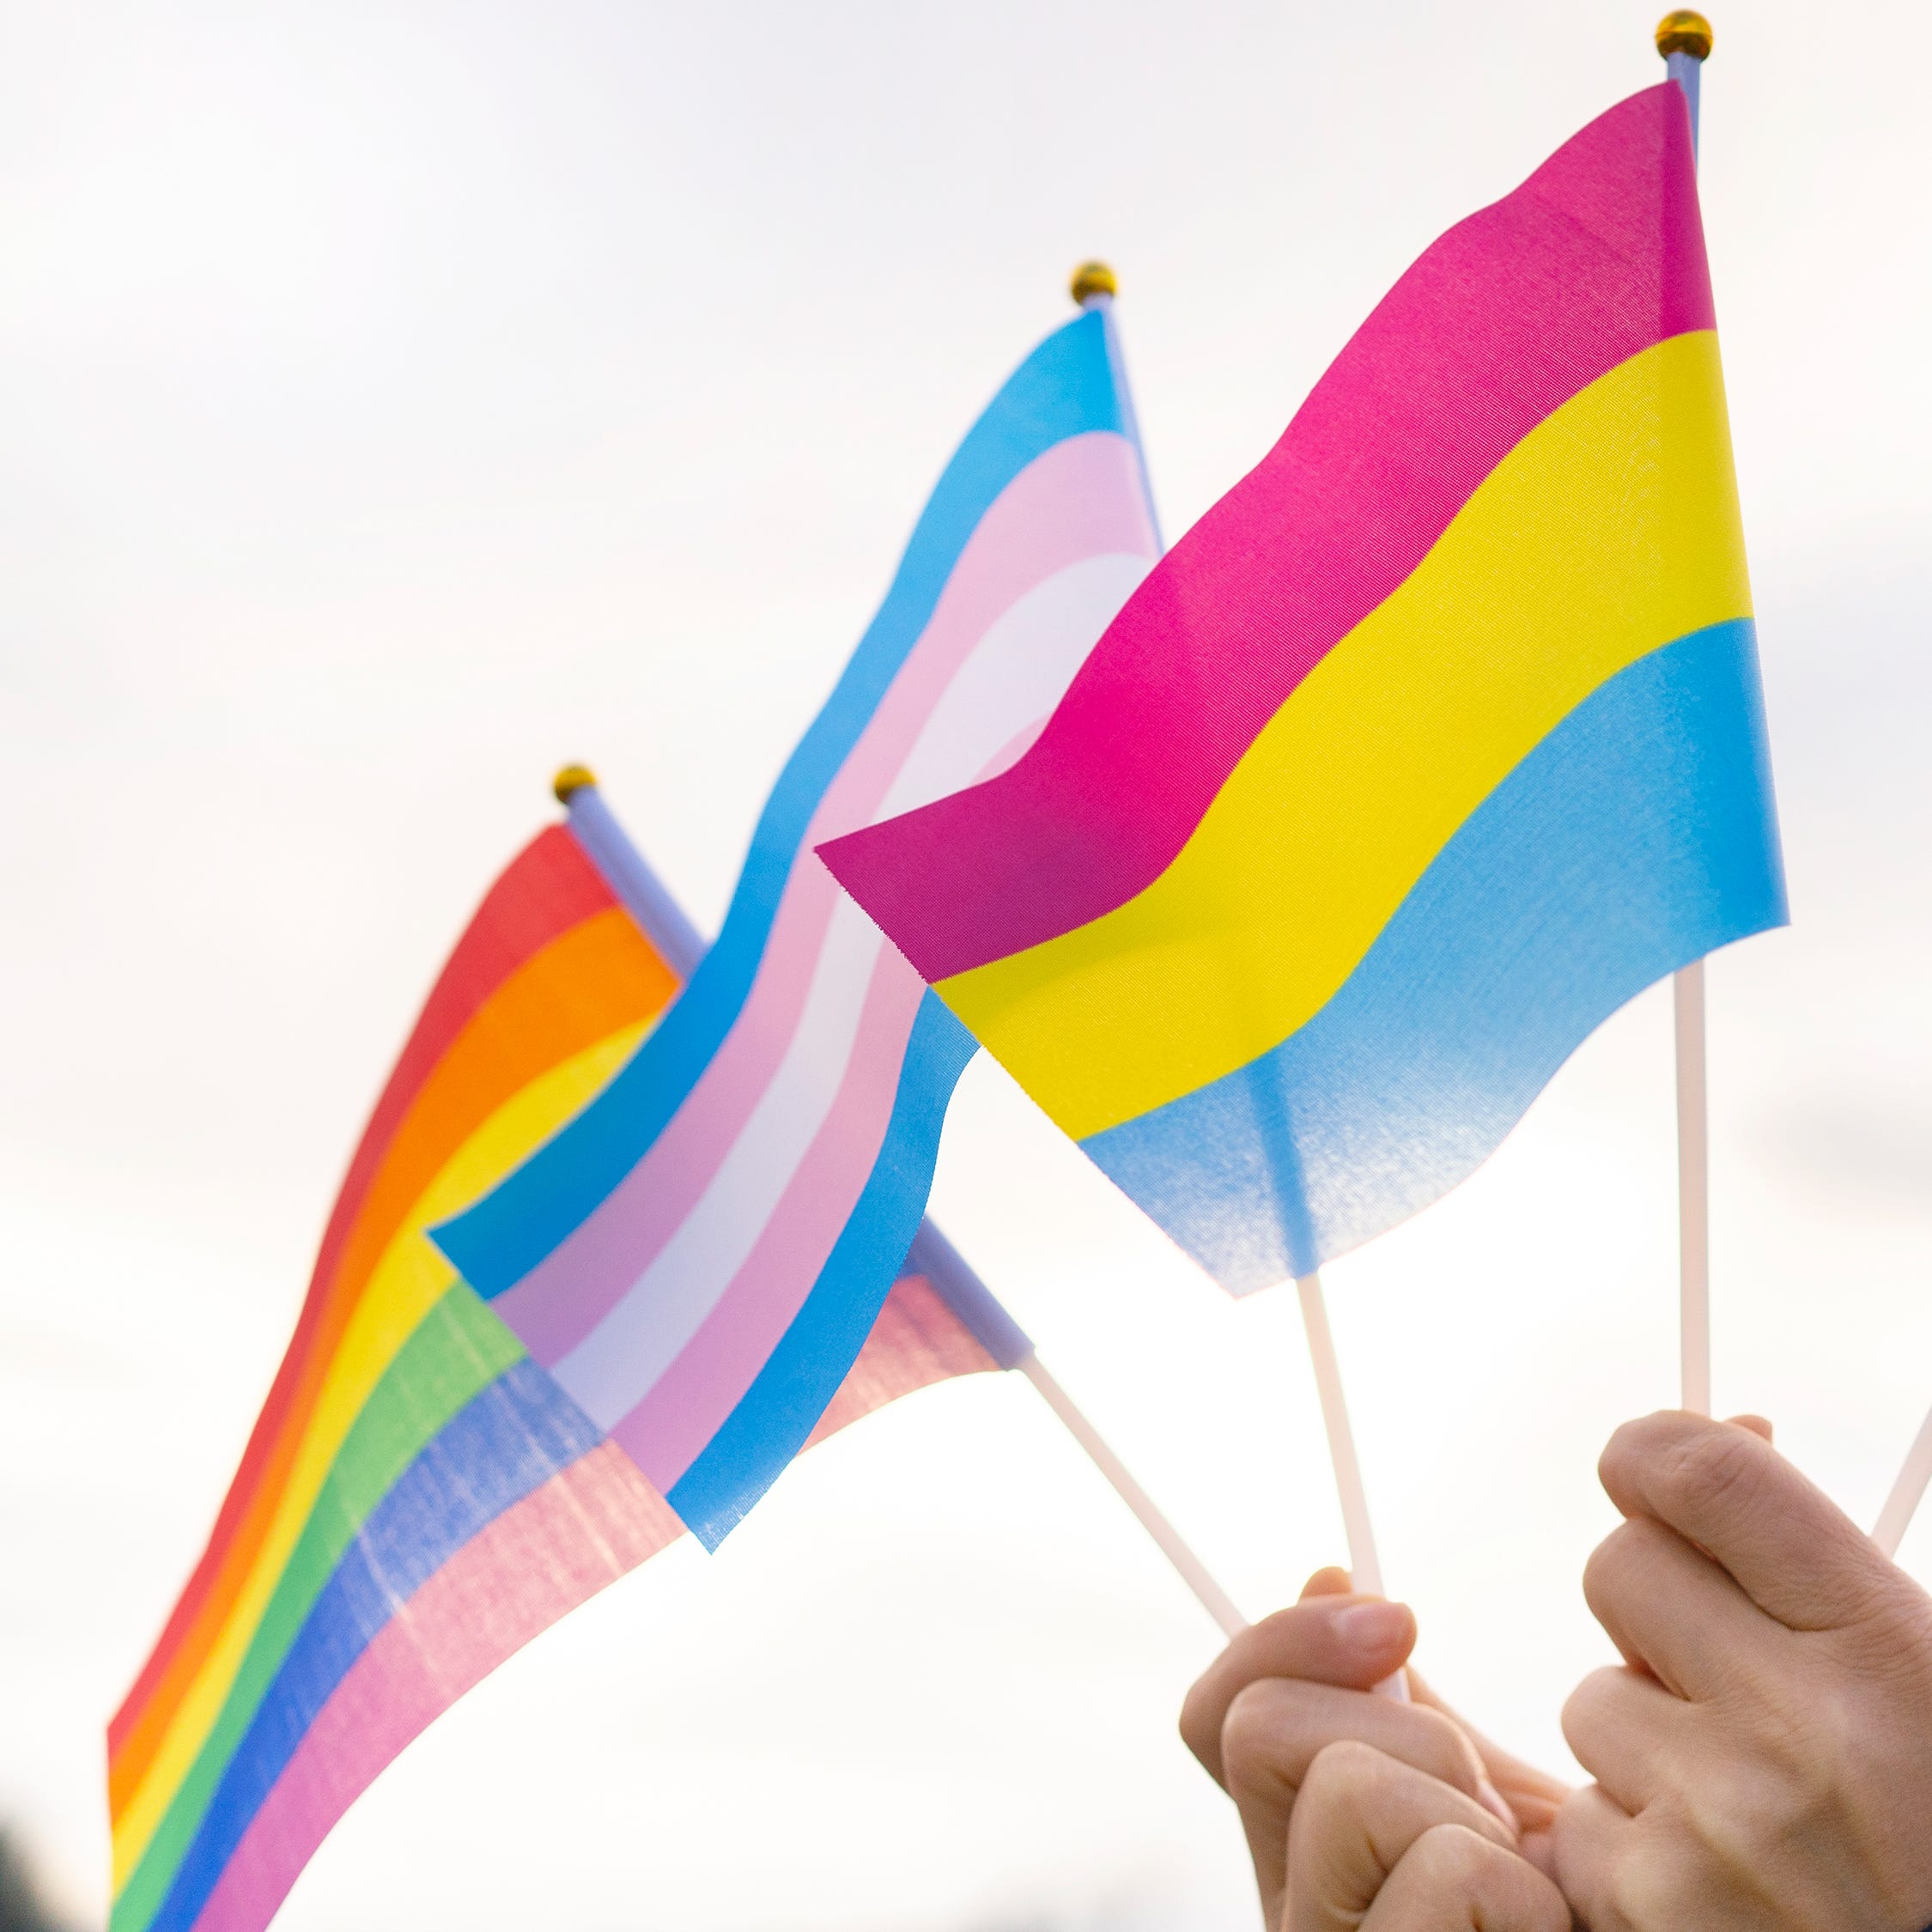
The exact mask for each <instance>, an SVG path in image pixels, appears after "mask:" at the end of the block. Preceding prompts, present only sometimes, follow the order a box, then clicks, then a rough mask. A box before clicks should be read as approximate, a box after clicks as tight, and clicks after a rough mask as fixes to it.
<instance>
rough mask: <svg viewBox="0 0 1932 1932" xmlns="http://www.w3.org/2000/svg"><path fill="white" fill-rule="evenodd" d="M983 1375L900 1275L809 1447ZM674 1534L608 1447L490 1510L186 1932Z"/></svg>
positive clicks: (263, 1880)
mask: <svg viewBox="0 0 1932 1932" xmlns="http://www.w3.org/2000/svg"><path fill="white" fill-rule="evenodd" d="M994 1366H995V1364H994V1363H993V1358H992V1357H991V1356H989V1355H988V1354H987V1352H986V1351H985V1350H984V1349H983V1348H981V1346H980V1345H979V1344H978V1343H977V1342H976V1341H975V1340H973V1338H972V1337H971V1336H970V1335H969V1334H967V1332H966V1330H965V1329H964V1327H962V1326H961V1324H960V1321H959V1319H958V1317H957V1315H954V1314H953V1313H952V1312H951V1309H948V1308H947V1307H946V1306H945V1303H943V1302H942V1301H941V1300H940V1299H939V1297H938V1296H937V1295H936V1294H935V1293H934V1292H933V1289H932V1287H931V1285H929V1284H928V1283H927V1281H926V1280H925V1279H924V1278H923V1277H922V1276H914V1275H908V1276H906V1277H904V1278H902V1279H901V1280H900V1281H899V1282H898V1284H897V1285H896V1286H895V1287H894V1288H893V1291H892V1292H891V1294H890V1295H889V1296H888V1297H886V1303H885V1306H884V1308H883V1309H881V1310H880V1311H879V1318H878V1321H876V1322H875V1323H874V1324H873V1327H872V1334H871V1335H870V1336H868V1337H867V1338H866V1346H865V1347H864V1349H862V1350H861V1351H860V1356H859V1359H858V1361H857V1362H855V1363H854V1364H853V1368H852V1372H851V1373H850V1374H849V1375H848V1376H847V1377H846V1379H845V1381H844V1382H843V1383H842V1384H841V1386H840V1388H839V1392H838V1394H836V1395H835V1396H834V1397H833V1398H832V1401H831V1404H830V1406H829V1407H828V1408H827V1409H826V1411H825V1414H824V1416H823V1419H821V1421H820V1423H819V1425H818V1427H817V1429H816V1430H815V1431H813V1432H812V1437H811V1441H812V1442H814V1443H817V1442H823V1440H824V1438H825V1437H827V1436H829V1435H831V1434H832V1433H834V1431H836V1430H839V1429H842V1428H844V1427H845V1426H846V1425H848V1424H849V1423H853V1422H856V1421H857V1420H858V1419H860V1417H861V1416H864V1415H869V1414H870V1413H872V1410H874V1409H876V1408H879V1407H882V1406H884V1404H885V1403H887V1402H890V1401H892V1400H895V1399H896V1397H898V1396H901V1395H904V1394H910V1393H911V1392H912V1391H913V1390H914V1389H915V1388H926V1387H927V1386H928V1385H929V1384H931V1383H933V1382H943V1381H945V1380H946V1379H947V1378H948V1377H949V1376H959V1375H970V1374H974V1373H976V1372H979V1371H981V1370H988V1369H991V1368H993V1367H994ZM807 1446H808V1447H809V1446H810V1445H809V1444H808V1445H807ZM681 1534H683V1524H681V1523H680V1522H678V1521H677V1517H676V1516H675V1515H673V1514H672V1512H671V1506H670V1504H667V1503H666V1502H665V1501H664V1499H663V1498H661V1497H660V1496H659V1495H658V1494H657V1492H655V1491H654V1490H653V1489H652V1488H651V1486H650V1485H649V1484H647V1482H646V1481H645V1480H644V1479H643V1477H642V1476H641V1475H640V1474H639V1473H637V1469H636V1467H635V1465H634V1464H633V1463H632V1461H630V1459H629V1457H628V1456H627V1455H624V1454H623V1451H622V1450H621V1449H618V1447H617V1444H616V1443H604V1444H603V1445H602V1446H601V1447H599V1448H598V1449H592V1451H591V1452H590V1454H589V1455H586V1456H583V1457H581V1458H580V1460H579V1461H576V1462H574V1463H572V1464H571V1466H570V1467H568V1469H565V1470H563V1471H562V1472H561V1473H559V1474H557V1475H556V1476H553V1477H552V1478H551V1479H550V1481H549V1482H547V1483H545V1484H544V1486H543V1487H542V1488H541V1489H538V1490H536V1491H534V1492H532V1494H530V1495H529V1496H527V1497H526V1498H524V1500H523V1501H522V1502H521V1503H519V1504H516V1505H515V1506H514V1507H513V1508H512V1509H509V1510H505V1511H504V1513H503V1514H502V1515H501V1516H499V1517H498V1518H497V1519H496V1521H495V1522H493V1523H492V1524H490V1526H489V1528H487V1529H485V1530H484V1531H483V1533H482V1534H481V1535H479V1536H477V1538H476V1539H475V1540H473V1541H471V1542H470V1543H468V1544H466V1545H465V1546H464V1547H463V1548H462V1549H461V1550H459V1552H457V1554H456V1555H455V1556H453V1557H452V1558H450V1560H449V1561H448V1562H447V1563H446V1564H444V1565H443V1567H442V1568H441V1569H440V1570H439V1571H437V1572H436V1573H435V1575H434V1577H431V1578H430V1579H429V1580H428V1583H425V1584H424V1585H423V1586H422V1589H419V1590H418V1591H417V1592H416V1595H414V1596H413V1597H411V1598H410V1601H409V1603H408V1604H407V1605H406V1606H405V1607H404V1609H402V1610H401V1611H400V1612H398V1614H397V1616H396V1618H395V1619H394V1620H393V1621H392V1622H391V1623H390V1624H389V1625H387V1626H386V1628H385V1629H384V1630H383V1631H381V1632H380V1634H379V1635H378V1636H377V1637H376V1638H375V1640H374V1642H373V1643H371V1644H370V1645H369V1647H368V1649H367V1650H365V1651H364V1652H363V1653H362V1655H361V1657H359V1658H358V1659H357V1660H356V1662H355V1664H354V1665H353V1666H352V1667H351V1668H350V1669H349V1674H348V1675H347V1676H346V1677H344V1678H343V1680H342V1682H341V1683H340V1684H338V1685H337V1686H336V1689H335V1692H334V1694H333V1695H332V1696H331V1698H330V1699H329V1701H328V1702H327V1703H326V1704H324V1705H323V1707H322V1709H321V1710H320V1711H319V1712H318V1713H317V1715H316V1718H315V1722H314V1723H313V1724H312V1725H311V1726H310V1727H309V1731H308V1735H307V1736H306V1737H305V1738H304V1739H303V1740H302V1741H301V1745H300V1746H299V1747H298V1748H297V1749H296V1752H295V1756H294V1757H292V1758H291V1759H289V1763H288V1765H286V1766H285V1767H284V1768H283V1773H282V1776H281V1777H280V1778H279V1779H277V1780H276V1784H275V1787H274V1789H272V1790H271V1791H270V1793H269V1795H268V1796H267V1797H266V1798H265V1799H264V1801H263V1803H262V1807H261V1809H260V1810H259V1811H258V1812H257V1813H256V1814H255V1817H254V1820H253V1821H252V1823H251V1824H250V1826H249V1827H248V1830H247V1832H246V1834H245V1835H244V1837H243V1838H242V1840H241V1843H240V1844H239V1845H237V1846H236V1848H235V1852H234V1857H233V1858H231V1859H230V1860H229V1862H228V1868H227V1869H226V1870H225V1871H224V1872H223V1873H222V1877H221V1879H220V1880H219V1882H218V1883H217V1884H216V1888H215V1890H214V1891H213V1892H212V1893H210V1896H209V1899H208V1903H207V1904H206V1905H204V1906H203V1907H202V1910H201V1915H200V1917H198V1918H197V1920H196V1921H195V1932H262V1929H263V1928H264V1927H265V1926H266V1925H267V1924H268V1923H269V1921H270V1919H271V1918H273V1917H274V1916H275V1914H276V1911H277V1909H278V1908H279V1907H280V1905H281V1904H282V1901H283V1899H285V1898H286V1897H287V1896H288V1894H289V1887H290V1886H292V1885H294V1883H295V1880H296V1879H297V1878H298V1877H299V1876H300V1875H301V1870H302V1868H303V1867H304V1866H305V1865H307V1862H309V1860H310V1859H311V1858H312V1857H313V1856H314V1855H315V1851H316V1848H317V1847H318V1846H319V1844H321V1843H322V1841H323V1839H324V1838H326V1837H327V1836H328V1834H329V1832H330V1831H331V1829H332V1828H333V1827H334V1826H335V1823H336V1821H337V1819H339V1818H340V1817H341V1816H342V1815H343V1813H344V1812H346V1811H347V1810H348V1809H349V1806H350V1805H352V1804H353V1803H354V1802H355V1800H356V1799H357V1798H358V1797H360V1796H361V1794H362V1793H363V1792H364V1791H365V1790H367V1789H368V1787H369V1785H370V1784H371V1783H374V1780H375V1778H376V1777H377V1776H378V1775H379V1774H380V1772H381V1771H383V1770H384V1769H385V1768H386V1766H387V1765H389V1764H390V1763H391V1762H392V1760H393V1759H395V1758H396V1756H397V1755H398V1753H400V1752H401V1751H402V1749H403V1748H404V1746H405V1745H407V1744H409V1743H410V1742H411V1741H413V1740H414V1739H415V1738H416V1737H417V1736H418V1735H421V1733H422V1731H423V1730H425V1729H426V1728H428V1725H429V1724H430V1723H431V1722H433V1721H434V1719H435V1718H437V1717H438V1716H440V1715H441V1714H442V1713H443V1712H444V1711H445V1710H447V1709H448V1708H449V1707H450V1705H451V1704H454V1703H455V1702H456V1700H457V1699H458V1698H459V1697H461V1696H462V1695H463V1693H464V1692H465V1691H468V1690H471V1689H472V1688H474V1687H475V1686H476V1685H477V1684H478V1683H480V1682H481V1681H482V1680H483V1679H484V1678H485V1677H487V1676H488V1675H489V1673H490V1672H491V1671H493V1670H494V1669H495V1668H496V1667H497V1665H498V1664H500V1663H501V1662H503V1661H504V1660H505V1659H506V1658H507V1657H509V1656H513V1655H514V1653H515V1652H516V1651H518V1650H519V1649H522V1647H523V1646H524V1645H525V1644H526V1643H528V1642H529V1641H530V1640H531V1638H532V1637H536V1636H538V1635H539V1634H541V1632H543V1631H545V1630H547V1629H548V1628H549V1627H550V1625H552V1624H554V1623H555V1622H556V1620H557V1619H558V1618H560V1617H562V1616H563V1615H564V1614H565V1613H567V1612H568V1611H571V1610H574V1609H575V1608H576V1607H577V1606H578V1605H579V1604H580V1603H582V1602H585V1601H587V1600H588V1599H590V1598H591V1597H592V1596H594V1595H596V1594H597V1593H598V1591H599V1590H600V1589H603V1588H604V1586H605V1584H606V1583H615V1582H616V1581H617V1578H618V1577H621V1576H623V1575H624V1574H625V1573H626V1572H627V1571H631V1570H635V1568H636V1567H637V1565H638V1564H641V1563H642V1562H643V1561H644V1559H645V1558H647V1557H650V1556H654V1555H655V1554H656V1553H657V1552H658V1551H659V1550H661V1549H663V1548H665V1546H667V1545H668V1544H670V1543H671V1542H673V1541H674V1540H676V1539H677V1537H678V1536H679V1535H681Z"/></svg>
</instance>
